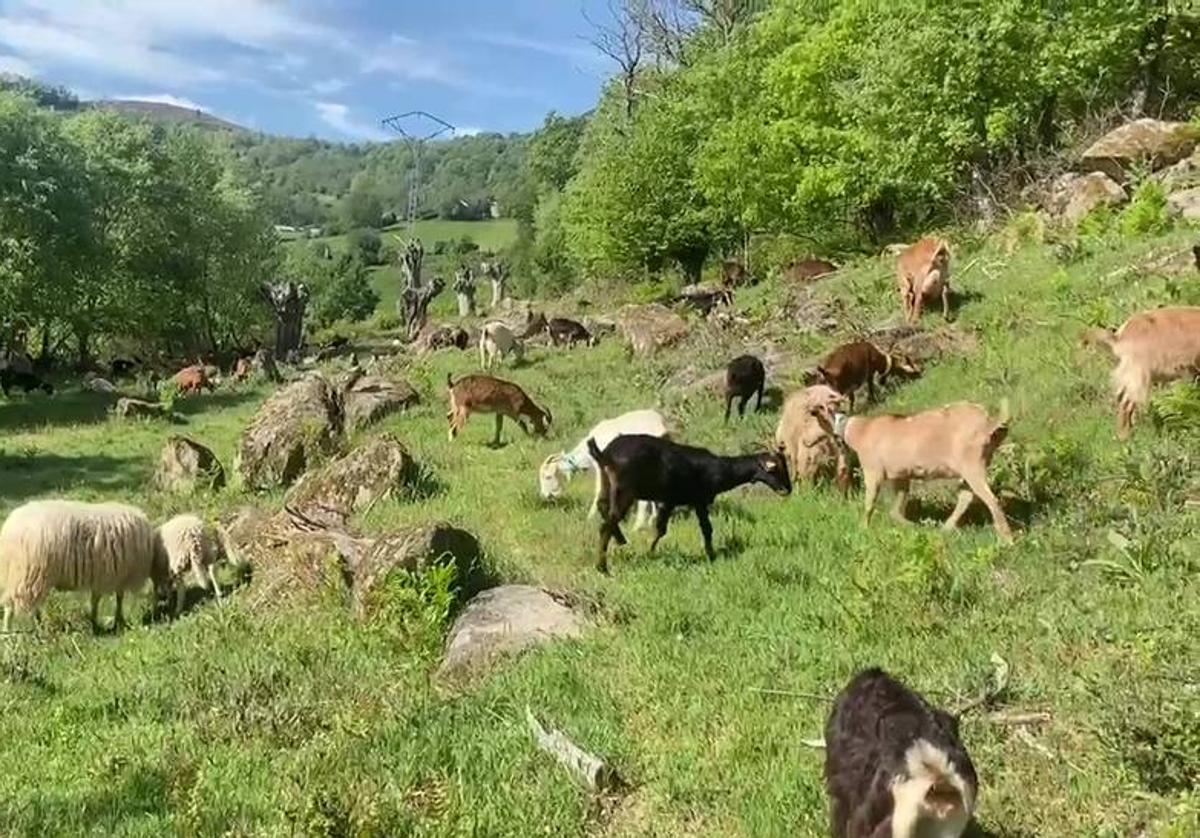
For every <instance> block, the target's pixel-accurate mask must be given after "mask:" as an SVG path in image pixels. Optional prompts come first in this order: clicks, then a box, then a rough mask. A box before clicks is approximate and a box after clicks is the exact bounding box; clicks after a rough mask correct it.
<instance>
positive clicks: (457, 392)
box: [446, 375, 553, 445]
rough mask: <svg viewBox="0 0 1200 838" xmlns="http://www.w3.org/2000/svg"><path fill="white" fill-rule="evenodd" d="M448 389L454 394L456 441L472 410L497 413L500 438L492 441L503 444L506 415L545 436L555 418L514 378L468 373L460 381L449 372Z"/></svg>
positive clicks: (452, 421)
mask: <svg viewBox="0 0 1200 838" xmlns="http://www.w3.org/2000/svg"><path fill="white" fill-rule="evenodd" d="M446 389H447V390H448V391H449V393H450V412H449V413H447V414H446V418H447V419H448V420H449V421H450V439H451V440H452V441H453V439H454V437H455V436H457V435H458V432H459V431H461V430H462V429H463V426H464V425H466V423H467V419H469V418H470V416H471V414H472V413H493V414H495V416H496V438H495V439H494V440H493V441H492V444H493V445H499V444H500V430H501V428H503V426H504V417H505V416H507V417H508V418H509V419H512V420H513V421H514V422H516V423H517V424H518V425H520V426H521V430H523V431H524V432H525V433H527V434H529V433H533V434H536V435H537V436H545V435H546V429H547V428H548V427H549V426H550V423H551V421H553V420H552V417H551V416H550V411H548V410H542V408H540V407H538V406H537V405H536V404H534V402H533V399H531V398H529V396H528V395H526V393H525V391H524V390H522V389H521V388H520V387H518V386H517V385H516V384H513V383H512V382H511V381H504V380H503V379H499V378H492V377H491V376H490V375H464V376H463V377H462V378H460V379H459V380H458V381H457V382H456V381H454V380H453V379H452V378H451V377H450V376H449V375H447V376H446ZM526 419H528V420H529V421H530V422H532V423H533V430H532V431H530V430H529V428H528V427H527V426H526V425H525V420H526Z"/></svg>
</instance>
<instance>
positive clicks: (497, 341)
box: [479, 320, 525, 370]
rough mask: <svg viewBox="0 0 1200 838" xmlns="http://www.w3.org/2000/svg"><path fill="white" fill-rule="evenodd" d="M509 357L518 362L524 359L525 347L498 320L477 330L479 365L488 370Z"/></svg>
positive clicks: (510, 330)
mask: <svg viewBox="0 0 1200 838" xmlns="http://www.w3.org/2000/svg"><path fill="white" fill-rule="evenodd" d="M509 355H512V356H513V357H514V358H516V359H517V360H518V361H520V360H521V359H522V358H524V357H525V346H524V344H522V343H521V339H520V338H518V337H517V336H516V335H515V334H513V331H512V329H510V328H508V326H507V325H506V324H504V323H502V322H500V321H499V320H491V321H489V322H487V323H484V324H483V328H482V329H480V330H479V365H480V366H481V367H483V368H484V369H485V370H488V369H491V368H492V365H493V364H495V363H499V362H500V361H502V360H504V358H506V357H507V356H509Z"/></svg>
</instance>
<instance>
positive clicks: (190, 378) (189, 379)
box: [174, 364, 216, 394]
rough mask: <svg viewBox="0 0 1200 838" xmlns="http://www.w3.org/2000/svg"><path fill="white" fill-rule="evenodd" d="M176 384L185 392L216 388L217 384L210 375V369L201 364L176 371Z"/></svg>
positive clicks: (181, 391)
mask: <svg viewBox="0 0 1200 838" xmlns="http://www.w3.org/2000/svg"><path fill="white" fill-rule="evenodd" d="M174 381H175V386H176V387H178V388H179V392H180V393H183V394H190V393H199V392H201V391H203V390H215V389H216V386H215V385H214V384H213V382H212V379H211V378H209V376H208V369H207V368H206V367H204V366H203V365H201V364H193V365H192V366H190V367H184V368H183V369H181V370H180V371H179V372H177V373H175V378H174Z"/></svg>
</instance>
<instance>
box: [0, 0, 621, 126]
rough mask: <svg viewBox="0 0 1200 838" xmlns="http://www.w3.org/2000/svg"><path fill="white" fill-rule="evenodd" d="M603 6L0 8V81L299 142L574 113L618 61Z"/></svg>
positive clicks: (103, 1)
mask: <svg viewBox="0 0 1200 838" xmlns="http://www.w3.org/2000/svg"><path fill="white" fill-rule="evenodd" d="M606 9H607V4H606V2H605V0H0V72H15V73H20V74H22V75H28V76H32V77H35V78H39V79H42V80H44V81H48V82H52V83H55V84H62V85H65V86H67V87H69V88H71V89H72V90H74V91H76V92H77V93H78V94H79V95H80V96H81V97H83V98H88V99H93V98H131V99H146V100H151V101H165V102H173V103H176V104H181V105H185V106H187V107H198V108H202V109H204V110H207V111H210V112H212V113H215V114H217V115H219V116H222V117H225V118H226V119H230V120H232V121H234V122H237V123H239V124H242V125H246V126H247V127H251V128H255V129H259V130H263V131H267V132H270V133H277V134H287V135H292V136H310V135H315V136H319V137H325V138H328V139H335V140H379V139H386V138H387V136H388V135H387V134H386V133H385V132H384V131H383V130H382V129H381V128H380V125H379V121H380V120H381V119H382V118H383V117H385V116H387V115H390V114H393V113H398V112H403V111H410V110H426V111H430V112H432V113H435V114H437V115H439V116H441V117H442V118H444V119H446V120H448V121H449V122H451V123H452V124H454V125H455V126H457V127H458V128H459V129H460V132H461V133H475V132H479V131H501V132H508V131H519V130H527V129H530V128H533V127H535V126H537V125H538V124H539V123H540V122H541V120H542V118H543V117H544V116H545V115H546V113H547V112H548V111H550V110H557V111H559V112H562V113H578V112H581V111H584V110H587V109H588V108H589V107H591V106H592V104H593V103H594V102H595V100H596V96H597V94H598V92H599V89H600V86H601V84H602V83H603V81H604V79H605V77H606V76H607V75H609V73H610V68H609V66H608V65H607V64H606V62H605V60H604V59H603V57H602V56H600V55H599V54H598V53H597V52H596V51H595V49H594V48H592V47H591V45H589V44H588V43H587V40H586V36H587V34H588V32H589V30H590V24H589V23H588V21H587V18H585V14H586V15H588V16H589V17H590V18H591V19H593V20H603V19H604V18H605V16H606Z"/></svg>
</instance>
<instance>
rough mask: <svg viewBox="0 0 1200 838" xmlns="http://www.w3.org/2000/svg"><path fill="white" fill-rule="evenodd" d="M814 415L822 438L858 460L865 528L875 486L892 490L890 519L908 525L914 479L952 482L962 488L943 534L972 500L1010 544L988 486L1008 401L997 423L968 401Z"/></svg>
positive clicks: (843, 472) (842, 467)
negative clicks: (907, 412)
mask: <svg viewBox="0 0 1200 838" xmlns="http://www.w3.org/2000/svg"><path fill="white" fill-rule="evenodd" d="M813 413H814V415H815V416H816V417H817V419H818V421H820V422H821V427H822V428H823V429H824V430H825V432H826V433H828V434H830V435H831V436H832V437H833V438H834V439H836V440H838V441H841V442H844V443H845V444H846V446H847V447H849V448H850V449H851V450H852V451H853V452H854V453H855V454H856V455H857V456H858V462H859V465H860V466H861V467H862V472H863V488H864V492H865V496H866V498H865V501H864V503H865V514H864V523H868V524H869V523H870V521H871V513H872V511H873V510H874V508H875V499H876V497H877V496H878V494H879V488H880V485H881V484H883V483H885V482H886V483H890V484H891V485H892V487H893V488H894V489H895V490H896V501H895V505H894V506H893V507H892V517H893V518H895V519H896V520H897V521H907V520H908V519H907V518H905V517H904V508H905V504H906V503H907V501H908V489H909V485H910V484H911V482H912V481H913V480H929V479H938V478H954V477H957V478H959V479H960V480H962V481H963V483H964V484H965V485H964V486H963V487H962V488H961V489H960V490H959V493H958V503H957V504H956V505H955V507H954V511H953V512H952V513H951V514H950V517H949V518H947V519H946V523H945V525H944V526H945V529H947V530H953V529H955V528H957V527H958V522H959V519H960V518H962V516H963V514H964V513H965V512H966V511H967V507H969V506H970V505H971V501H972V500H973V499H974V498H976V497H977V498H979V499H980V500H981V501H983V503H984V504H985V505H986V506H987V508H988V511H989V512H991V513H992V522H993V523H994V524H995V527H996V534H997V535H998V536H999V537H1000V540H1001V541H1002V542H1004V543H1005V544H1010V543H1012V532H1011V531H1010V530H1009V527H1008V521H1007V520H1006V519H1005V517H1004V511H1003V510H1002V509H1001V508H1000V502H999V501H998V500H996V496H995V495H994V494H992V490H991V488H990V487H989V486H988V482H987V469H988V465H989V464H990V463H991V461H992V455H993V454H995V453H996V449H997V448H998V447H999V446H1000V443H1001V442H1003V441H1004V438H1005V436H1007V434H1008V404H1007V402H1005V403H1004V404H1003V405H1002V407H1001V409H1000V416H999V417H998V418H996V419H993V418H991V417H990V416H988V414H987V411H986V410H984V409H983V408H982V407H980V406H979V405H977V404H971V403H970V402H956V403H954V404H950V405H946V406H945V407H939V408H936V409H934V410H927V411H925V412H923V413H916V414H913V415H912V416H893V415H884V416H845V415H844V414H841V413H833V414H832V415H831V414H830V411H829V410H828V408H825V407H818V408H816V409H814V411H813ZM839 460H840V461H839V463H838V475H839V478H840V481H841V482H842V484H843V485H845V484H846V481H847V479H848V469H847V466H846V463H845V453H844V452H843V453H842V455H841V457H840V458H839Z"/></svg>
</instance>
